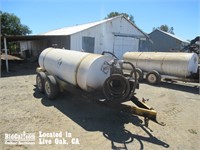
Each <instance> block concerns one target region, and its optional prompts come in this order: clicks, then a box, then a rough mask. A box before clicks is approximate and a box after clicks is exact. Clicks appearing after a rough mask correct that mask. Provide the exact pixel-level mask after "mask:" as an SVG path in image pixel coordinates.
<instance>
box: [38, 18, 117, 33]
mask: <svg viewBox="0 0 200 150" xmlns="http://www.w3.org/2000/svg"><path fill="white" fill-rule="evenodd" d="M117 17H119V16H117ZM114 18H116V17H114ZM114 18H109V19H105V20H101V21H97V22H92V23H87V24H82V25H76V26H71V27H65V28H61V29H57V30H52V31H49V32H46V33H42V34H40V35H72V34H74V33H78V32H80V31H83V30H86V29H89V28H91V27H94V26H96V25H99V24H101V23H104V22H107V21H110V20H112V19H114Z"/></svg>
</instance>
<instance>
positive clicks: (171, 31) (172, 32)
mask: <svg viewBox="0 0 200 150" xmlns="http://www.w3.org/2000/svg"><path fill="white" fill-rule="evenodd" d="M155 29H160V30H162V31H165V32H168V33H171V34H174V28H173V27H169V26H168V25H166V24H165V25H161V26H160V27H157V28H155V27H154V28H153V31H154V30H155Z"/></svg>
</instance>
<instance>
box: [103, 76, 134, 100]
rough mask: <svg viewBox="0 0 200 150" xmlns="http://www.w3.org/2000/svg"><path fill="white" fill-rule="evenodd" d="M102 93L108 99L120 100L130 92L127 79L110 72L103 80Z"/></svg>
mask: <svg viewBox="0 0 200 150" xmlns="http://www.w3.org/2000/svg"><path fill="white" fill-rule="evenodd" d="M103 93H104V95H105V97H106V98H107V99H108V100H112V101H114V102H122V101H124V100H125V99H126V98H127V97H128V96H129V94H130V84H129V81H128V80H127V79H126V78H125V77H124V76H123V75H121V74H112V75H111V76H110V77H108V78H107V79H106V81H105V82H104V86H103Z"/></svg>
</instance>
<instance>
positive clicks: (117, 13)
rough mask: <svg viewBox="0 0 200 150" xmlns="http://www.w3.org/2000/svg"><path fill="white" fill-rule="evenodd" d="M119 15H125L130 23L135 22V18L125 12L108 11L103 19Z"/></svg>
mask: <svg viewBox="0 0 200 150" xmlns="http://www.w3.org/2000/svg"><path fill="white" fill-rule="evenodd" d="M119 15H123V16H125V17H126V18H127V19H128V20H130V21H131V22H132V23H134V24H135V20H134V17H133V15H129V14H127V13H119V12H110V13H109V14H108V15H107V17H105V19H108V18H112V17H116V16H119Z"/></svg>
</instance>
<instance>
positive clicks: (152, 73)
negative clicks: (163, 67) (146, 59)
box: [146, 70, 161, 85]
mask: <svg viewBox="0 0 200 150" xmlns="http://www.w3.org/2000/svg"><path fill="white" fill-rule="evenodd" d="M152 75H153V76H154V77H155V81H153V82H152V81H151V80H150V76H152ZM153 76H152V77H153ZM146 80H147V82H148V83H149V84H151V85H155V84H158V83H160V81H161V76H160V74H159V73H158V72H157V71H155V70H153V71H151V72H148V73H147V75H146Z"/></svg>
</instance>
